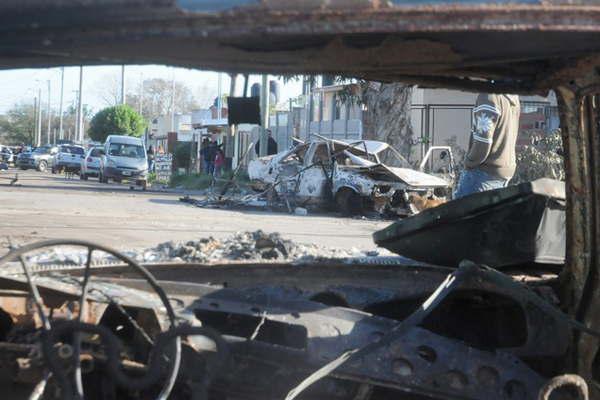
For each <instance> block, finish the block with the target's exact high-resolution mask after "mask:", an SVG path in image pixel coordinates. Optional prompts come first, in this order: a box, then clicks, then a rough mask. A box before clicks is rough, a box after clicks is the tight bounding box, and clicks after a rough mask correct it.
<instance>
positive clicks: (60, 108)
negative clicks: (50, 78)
mask: <svg viewBox="0 0 600 400" xmlns="http://www.w3.org/2000/svg"><path fill="white" fill-rule="evenodd" d="M64 92H65V67H62V68H61V69H60V104H59V106H58V138H59V139H61V140H63V139H64V138H65V135H64V132H63V95H64Z"/></svg>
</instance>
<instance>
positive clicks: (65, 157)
mask: <svg viewBox="0 0 600 400" xmlns="http://www.w3.org/2000/svg"><path fill="white" fill-rule="evenodd" d="M84 157H85V149H84V148H83V147H82V146H76V145H70V144H62V145H60V146H58V152H57V153H56V154H55V155H54V157H53V158H52V173H53V174H56V173H60V172H62V171H69V172H77V173H79V171H80V169H81V161H82V160H83V158H84Z"/></svg>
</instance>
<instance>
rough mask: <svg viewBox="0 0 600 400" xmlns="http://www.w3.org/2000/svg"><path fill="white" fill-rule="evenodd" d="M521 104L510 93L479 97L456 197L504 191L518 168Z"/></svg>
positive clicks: (516, 97)
mask: <svg viewBox="0 0 600 400" xmlns="http://www.w3.org/2000/svg"><path fill="white" fill-rule="evenodd" d="M520 114H521V105H520V102H519V97H518V96H516V95H508V94H480V95H479V96H478V97H477V103H476V105H475V108H474V109H473V128H472V135H471V138H470V144H469V151H468V152H467V155H466V157H465V170H464V171H463V172H462V173H461V175H460V178H459V181H458V184H457V186H456V191H455V192H454V198H455V199H457V198H461V197H463V196H466V195H469V194H471V193H476V192H483V191H486V190H492V189H498V188H503V187H506V186H507V185H508V182H509V181H510V180H511V178H512V177H513V175H514V173H515V169H516V167H517V157H516V150H515V148H516V144H517V135H518V133H519V116H520Z"/></svg>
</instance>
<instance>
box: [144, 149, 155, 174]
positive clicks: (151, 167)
mask: <svg viewBox="0 0 600 400" xmlns="http://www.w3.org/2000/svg"><path fill="white" fill-rule="evenodd" d="M146 156H147V157H148V172H154V148H153V147H152V145H150V146H148V150H147V151H146Z"/></svg>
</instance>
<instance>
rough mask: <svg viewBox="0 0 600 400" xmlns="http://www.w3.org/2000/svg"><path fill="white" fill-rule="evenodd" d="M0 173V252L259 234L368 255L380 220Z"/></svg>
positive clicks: (92, 181)
mask: <svg viewBox="0 0 600 400" xmlns="http://www.w3.org/2000/svg"><path fill="white" fill-rule="evenodd" d="M15 172H17V171H16V170H9V171H0V254H4V253H5V251H6V250H5V248H6V246H7V243H8V241H7V236H8V235H10V236H11V239H12V240H13V241H14V242H16V243H29V242H33V241H36V240H42V239H48V238H84V239H89V240H92V241H97V242H98V243H102V244H106V245H110V246H113V247H116V248H118V249H127V248H142V247H148V246H154V245H156V244H158V243H160V242H164V241H169V240H175V241H180V240H188V239H192V238H200V237H207V236H211V235H212V236H214V237H217V238H221V237H227V236H230V235H231V234H233V233H235V232H237V231H253V230H257V229H262V230H264V231H265V232H280V233H282V234H283V235H284V237H286V238H289V239H293V240H296V241H298V242H302V243H317V244H320V245H324V246H330V247H343V248H350V247H356V248H359V249H374V248H375V245H374V244H373V242H372V239H371V234H372V232H374V231H375V230H377V229H380V228H382V227H384V226H386V225H388V224H389V222H385V221H368V220H360V219H349V218H339V217H335V216H315V215H309V216H295V215H288V214H277V213H268V212H255V211H230V210H210V209H201V208H197V207H193V206H190V205H186V204H182V203H180V202H179V201H178V199H179V197H180V196H181V194H177V193H160V192H152V191H148V192H142V191H140V190H136V191H130V190H129V188H128V187H127V186H121V185H112V184H111V185H106V184H100V183H99V182H98V181H97V180H95V179H90V180H89V181H87V182H84V181H80V180H79V178H78V177H75V178H74V179H69V180H67V179H66V178H65V177H64V176H58V175H52V174H50V173H45V174H43V173H39V172H37V171H18V174H19V182H18V183H19V184H20V186H9V185H8V183H9V180H8V179H7V178H13V177H14V174H15Z"/></svg>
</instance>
